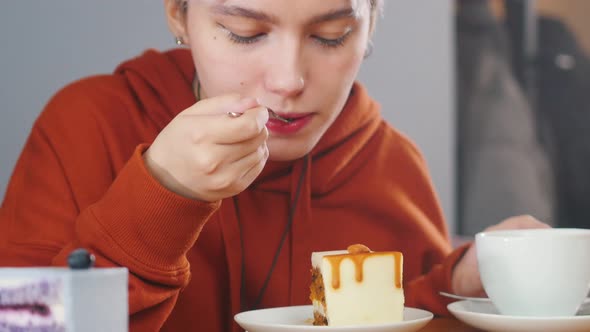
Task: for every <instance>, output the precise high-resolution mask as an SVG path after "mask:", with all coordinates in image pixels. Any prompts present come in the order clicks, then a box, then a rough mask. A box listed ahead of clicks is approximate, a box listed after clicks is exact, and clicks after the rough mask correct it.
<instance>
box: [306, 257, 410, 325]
mask: <svg viewBox="0 0 590 332" xmlns="http://www.w3.org/2000/svg"><path fill="white" fill-rule="evenodd" d="M331 253H333V252H324V253H316V255H315V256H314V255H312V261H313V262H315V264H316V265H315V266H317V267H319V268H320V270H321V271H322V277H323V280H324V290H325V296H326V311H327V312H326V313H325V315H324V316H326V318H327V320H328V325H330V326H347V325H366V324H379V323H388V322H396V321H402V320H403V310H404V292H403V289H402V288H397V287H396V285H395V282H394V281H395V275H396V273H397V271H395V267H396V264H395V259H396V256H394V255H393V254H391V255H387V254H383V253H377V254H375V255H370V256H369V257H367V258H366V259H365V260H364V263H363V281H362V282H358V281H357V280H356V276H355V275H356V271H355V269H356V267H355V264H354V262H353V261H352V260H351V259H349V258H344V259H343V260H342V262H341V265H340V287H339V288H337V289H334V288H333V287H332V264H331V263H330V261H329V260H328V259H327V258H325V256H328V255H331ZM337 253H342V252H337ZM344 253H346V251H344ZM400 259H402V260H403V258H401V256H400ZM400 263H402V262H400ZM400 266H402V264H400ZM402 269H403V268H402ZM402 272H403V271H399V273H400V276H401V275H402ZM400 282H401V280H400ZM318 307H322V306H321V305H319V306H318ZM314 308H316V306H315V305H314ZM322 309H323V308H322ZM322 311H323V310H322Z"/></svg>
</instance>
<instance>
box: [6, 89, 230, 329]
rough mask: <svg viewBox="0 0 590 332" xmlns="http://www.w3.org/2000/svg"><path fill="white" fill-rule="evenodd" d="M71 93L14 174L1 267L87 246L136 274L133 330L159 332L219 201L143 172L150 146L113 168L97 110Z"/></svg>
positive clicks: (51, 112) (59, 261) (51, 110)
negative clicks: (177, 189) (188, 194)
mask: <svg viewBox="0 0 590 332" xmlns="http://www.w3.org/2000/svg"><path fill="white" fill-rule="evenodd" d="M69 91H70V92H62V93H61V94H60V95H59V96H58V97H57V98H56V99H54V100H53V102H51V103H50V104H49V105H48V107H47V108H46V110H45V111H44V113H43V114H42V115H41V117H40V118H39V120H38V121H37V122H36V124H35V126H34V127H33V129H32V132H31V134H30V136H29V138H28V141H27V142H26V145H25V147H24V149H23V151H22V154H21V156H20V158H19V160H18V162H17V165H16V167H15V169H14V173H13V175H12V178H11V181H10V183H9V186H8V189H7V192H6V196H5V200H4V202H3V204H2V206H1V208H0V266H52V265H53V266H65V265H66V260H67V256H68V254H69V253H70V252H71V251H72V250H73V249H76V248H79V247H84V248H87V249H88V250H90V251H91V252H92V253H93V254H94V255H95V256H96V258H97V260H96V265H97V266H99V267H114V266H124V267H127V268H128V269H129V272H130V275H129V313H130V324H131V326H130V328H131V330H132V331H147V330H157V329H158V328H159V327H161V326H162V325H163V323H164V322H165V321H166V319H167V317H168V315H169V314H170V312H171V311H172V308H173V307H174V305H175V302H176V299H177V297H178V294H179V291H180V290H181V289H182V288H183V287H185V286H186V285H187V283H188V282H189V279H190V267H189V263H188V261H187V259H186V253H187V251H188V250H189V249H190V248H191V247H192V246H193V244H194V243H195V241H196V239H197V237H198V236H199V232H200V231H201V229H202V227H203V226H204V224H205V223H206V221H207V220H208V218H209V217H210V215H211V214H212V213H214V212H215V211H216V209H217V208H218V206H219V203H203V202H198V201H194V200H189V199H186V198H183V197H180V196H178V195H176V194H174V193H172V192H169V191H167V190H166V189H164V188H163V187H162V186H160V184H159V183H158V182H157V181H156V180H155V179H153V178H152V177H151V176H150V174H149V172H148V171H147V169H146V168H145V166H144V163H143V158H142V153H143V152H144V151H145V149H146V147H147V146H145V145H140V146H138V147H137V148H136V149H135V151H134V152H133V150H132V156H131V158H129V160H128V161H127V162H125V161H122V162H121V163H122V165H123V166H122V168H121V169H119V170H113V169H112V168H109V167H112V165H111V166H110V164H109V162H107V161H106V160H107V159H109V158H110V157H112V156H108V149H106V148H105V145H106V144H107V143H105V141H106V140H108V139H105V138H104V137H103V134H104V133H101V132H100V130H98V129H97V128H96V121H94V120H95V119H92V118H90V119H88V116H89V113H88V112H85V111H84V112H83V111H82V110H84V109H86V110H87V109H91V108H93V107H96V105H94V104H93V103H92V102H89V101H87V100H83V98H82V99H81V98H73V97H75V96H73V95H71V93H72V92H71V89H70V90H69ZM68 108H70V109H71V108H75V109H73V110H68V111H64V109H68ZM66 118H68V119H66ZM66 120H67V121H66ZM66 124H69V125H66ZM72 124H75V125H72Z"/></svg>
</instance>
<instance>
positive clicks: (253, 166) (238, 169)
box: [144, 95, 268, 202]
mask: <svg viewBox="0 0 590 332" xmlns="http://www.w3.org/2000/svg"><path fill="white" fill-rule="evenodd" d="M228 112H237V113H243V114H242V115H241V116H239V117H236V118H231V117H229V116H228V115H227V113H228ZM267 121H268V111H267V109H266V108H265V107H262V106H260V105H259V104H258V103H257V101H256V100H255V99H253V98H240V97H239V96H237V95H229V96H221V97H215V98H210V99H205V100H202V101H199V102H198V103H196V104H195V105H193V106H191V107H190V108H188V109H186V110H184V111H183V112H181V113H180V114H179V115H178V116H176V118H174V119H173V120H172V121H171V122H170V124H168V126H166V128H164V130H162V132H160V134H159V135H158V137H156V139H155V141H154V143H153V144H152V145H151V146H150V148H149V149H148V150H147V151H146V152H145V154H144V160H145V163H146V167H147V168H148V170H149V171H150V172H151V174H152V175H153V176H154V178H156V179H157V180H158V181H159V182H160V183H161V184H162V185H163V186H164V187H166V188H167V189H169V190H171V191H173V192H175V193H177V194H179V195H182V196H185V197H188V198H192V199H198V200H201V201H206V202H213V201H217V200H220V199H223V198H226V197H231V196H233V195H236V194H238V193H240V192H241V191H243V190H244V189H246V188H247V187H248V186H249V185H250V184H251V183H252V182H253V181H254V179H255V178H256V177H257V176H258V174H260V172H261V171H262V169H263V168H264V165H265V164H266V160H267V159H268V148H267V146H266V139H267V138H268V131H267V129H266V126H265V125H266V122H267Z"/></svg>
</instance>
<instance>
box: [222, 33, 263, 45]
mask: <svg viewBox="0 0 590 332" xmlns="http://www.w3.org/2000/svg"><path fill="white" fill-rule="evenodd" d="M227 35H228V37H229V39H230V40H231V41H232V42H234V43H237V44H252V43H255V42H257V41H259V40H260V39H262V38H263V37H264V36H265V35H266V34H264V33H259V34H257V35H254V36H241V35H238V34H236V33H233V32H231V31H228V32H227Z"/></svg>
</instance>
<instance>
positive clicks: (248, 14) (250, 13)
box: [212, 4, 358, 24]
mask: <svg viewBox="0 0 590 332" xmlns="http://www.w3.org/2000/svg"><path fill="white" fill-rule="evenodd" d="M212 11H213V12H214V13H216V14H218V15H223V16H238V17H245V18H250V19H253V20H256V21H262V22H268V23H277V22H278V21H279V19H278V18H277V17H276V16H272V15H268V14H265V13H263V12H261V11H257V10H253V9H248V8H243V7H238V6H226V5H223V4H218V5H215V6H213V8H212ZM344 18H355V19H356V18H358V13H357V11H356V10H354V9H353V8H352V7H347V8H341V9H335V10H332V11H329V12H327V13H325V14H320V15H317V16H314V17H312V18H311V19H310V20H309V23H308V24H318V23H323V22H329V21H336V20H340V19H344Z"/></svg>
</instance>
